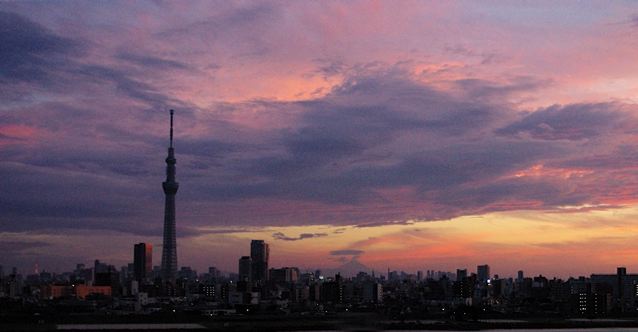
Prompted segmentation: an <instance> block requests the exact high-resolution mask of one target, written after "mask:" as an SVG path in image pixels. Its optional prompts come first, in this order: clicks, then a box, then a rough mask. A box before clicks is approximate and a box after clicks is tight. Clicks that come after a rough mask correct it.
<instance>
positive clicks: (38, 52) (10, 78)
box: [0, 11, 82, 84]
mask: <svg viewBox="0 0 638 332" xmlns="http://www.w3.org/2000/svg"><path fill="white" fill-rule="evenodd" d="M0 45H2V47H0V83H4V84H7V83H11V82H30V83H39V84H47V83H50V82H51V81H52V80H53V79H54V73H52V71H54V70H59V69H62V68H66V67H67V66H68V60H67V59H66V58H65V57H66V56H69V55H76V54H78V53H81V52H82V47H81V46H80V44H78V43H77V42H75V41H73V40H71V39H67V38H64V37H61V36H58V35H55V34H53V33H52V32H50V31H49V30H47V29H45V28H44V27H43V26H41V25H39V24H37V23H35V22H33V21H30V20H29V19H26V18H24V17H22V16H20V15H18V14H15V13H11V12H5V11H0Z"/></svg>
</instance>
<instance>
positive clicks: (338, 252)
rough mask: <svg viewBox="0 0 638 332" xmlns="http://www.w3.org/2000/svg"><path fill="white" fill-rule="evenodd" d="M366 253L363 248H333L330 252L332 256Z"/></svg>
mask: <svg viewBox="0 0 638 332" xmlns="http://www.w3.org/2000/svg"><path fill="white" fill-rule="evenodd" d="M363 253H364V251H363V250H357V249H343V250H333V251H331V252H330V255H332V256H361V255H362V254H363Z"/></svg>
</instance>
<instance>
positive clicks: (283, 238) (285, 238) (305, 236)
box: [272, 232, 328, 241]
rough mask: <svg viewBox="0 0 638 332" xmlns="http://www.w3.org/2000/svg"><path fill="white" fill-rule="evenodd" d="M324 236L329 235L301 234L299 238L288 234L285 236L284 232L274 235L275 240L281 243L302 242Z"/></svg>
mask: <svg viewBox="0 0 638 332" xmlns="http://www.w3.org/2000/svg"><path fill="white" fill-rule="evenodd" d="M324 236H328V234H326V233H301V234H299V236H297V237H290V236H286V234H284V233H282V232H277V233H273V234H272V237H273V239H275V240H281V241H300V240H305V239H313V238H318V237H324Z"/></svg>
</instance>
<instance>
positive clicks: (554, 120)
mask: <svg viewBox="0 0 638 332" xmlns="http://www.w3.org/2000/svg"><path fill="white" fill-rule="evenodd" d="M629 123H633V124H635V123H638V121H636V118H635V117H634V116H630V114H628V113H626V112H621V110H620V105H618V104H613V103H598V104H573V105H565V106H560V105H554V106H551V107H547V108H544V109H540V110H537V111H535V112H532V113H530V114H528V115H527V116H525V117H524V118H523V119H521V120H519V121H516V122H513V123H511V124H509V125H508V126H506V127H504V128H500V129H498V130H497V131H496V133H497V134H500V135H508V136H518V135H529V136H531V137H532V138H536V139H543V140H584V139H590V138H595V137H598V136H601V135H605V134H608V133H613V132H615V133H618V132H620V133H622V131H626V130H629V129H630V128H628V127H629ZM632 130H635V129H632Z"/></svg>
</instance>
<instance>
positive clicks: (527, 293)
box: [0, 240, 638, 319]
mask: <svg viewBox="0 0 638 332" xmlns="http://www.w3.org/2000/svg"><path fill="white" fill-rule="evenodd" d="M269 254H270V252H269V247H268V244H266V243H265V242H264V241H261V240H253V241H252V243H251V252H250V256H243V257H241V258H240V259H239V261H238V269H237V273H222V272H221V271H219V270H218V269H217V268H215V267H210V268H209V269H208V271H207V272H205V273H198V272H197V271H195V270H193V269H191V268H189V267H182V268H181V269H179V270H178V271H177V274H176V276H175V279H174V281H172V280H171V282H166V281H165V280H163V279H162V277H161V269H160V268H159V267H157V266H156V267H153V265H152V247H151V246H150V245H148V244H144V243H140V244H136V245H135V247H134V262H133V263H131V264H128V265H127V266H123V267H121V268H119V269H117V268H115V267H114V266H113V265H109V264H106V263H103V262H100V261H99V260H96V261H95V262H94V263H93V265H92V266H86V265H84V264H77V266H76V268H75V269H74V270H73V271H70V272H65V273H59V274H56V273H50V272H45V271H43V272H38V273H34V274H29V275H26V276H23V275H21V274H19V273H18V272H17V270H16V269H13V270H11V271H10V272H8V273H5V272H4V271H3V270H2V268H0V298H3V299H5V300H6V299H11V300H13V301H14V302H15V301H21V303H23V304H26V303H31V304H37V305H39V306H43V305H44V306H46V305H50V306H62V307H64V308H65V309H64V310H67V311H68V310H71V311H73V310H77V311H91V310H93V311H95V310H108V311H110V312H114V313H117V312H120V313H138V314H148V313H153V312H158V311H164V310H172V311H176V310H178V311H189V312H199V313H202V314H205V315H222V314H223V315H227V314H251V313H294V312H300V313H303V312H307V313H315V314H327V313H330V312H346V311H378V312H383V313H385V314H387V315H389V316H390V317H428V316H431V317H454V318H457V319H469V318H472V317H477V315H502V316H512V315H527V316H530V315H532V316H533V315H538V316H543V317H547V316H552V315H554V316H570V317H574V316H575V317H603V316H611V315H623V314H629V313H635V312H636V311H637V309H638V274H627V272H626V269H625V268H618V269H617V272H616V273H615V274H593V275H591V276H590V277H588V278H586V277H579V278H569V279H567V280H562V279H557V278H553V279H548V278H546V277H544V276H540V275H539V276H535V277H525V276H524V273H523V271H519V273H518V275H517V277H515V278H500V277H499V276H498V275H491V273H490V268H489V266H488V265H480V266H478V267H477V270H476V272H468V270H467V269H458V270H457V271H456V273H452V272H442V271H427V272H426V273H425V274H424V273H423V272H422V271H418V272H416V273H414V274H412V273H406V272H402V271H389V270H388V272H387V274H384V275H380V274H376V275H375V273H374V272H371V271H361V272H359V273H358V274H357V275H356V276H348V277H346V276H342V275H340V274H336V275H323V274H322V273H321V271H319V270H317V271H301V270H300V269H299V268H296V267H280V268H269V266H268V260H269Z"/></svg>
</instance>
